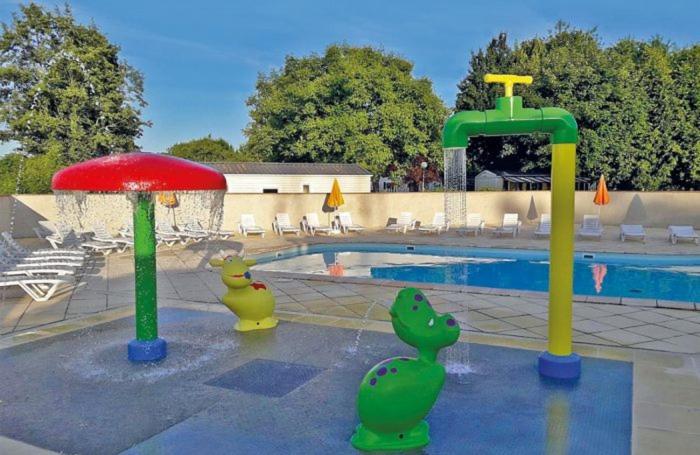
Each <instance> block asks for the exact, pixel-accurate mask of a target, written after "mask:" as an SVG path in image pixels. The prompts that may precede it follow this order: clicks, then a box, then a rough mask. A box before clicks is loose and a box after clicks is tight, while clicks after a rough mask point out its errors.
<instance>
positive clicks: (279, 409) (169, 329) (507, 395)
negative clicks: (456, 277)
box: [0, 302, 632, 455]
mask: <svg viewBox="0 0 700 455" xmlns="http://www.w3.org/2000/svg"><path fill="white" fill-rule="evenodd" d="M179 304H180V305H184V306H188V305H189V306H191V307H192V308H194V307H196V306H201V307H208V308H211V309H214V308H218V309H221V306H220V305H219V306H218V307H213V306H208V305H207V304H202V303H186V302H179ZM103 314H104V313H103ZM93 317H94V316H93ZM160 318H161V322H162V335H163V336H164V337H165V338H166V339H168V340H169V342H170V346H171V351H170V354H169V356H168V358H167V359H166V360H165V361H163V362H160V363H158V364H145V365H134V364H131V363H129V362H128V361H127V360H126V359H125V352H124V350H125V349H124V348H125V343H126V341H127V340H128V339H129V338H130V337H131V335H132V330H133V329H132V321H131V319H130V318H126V319H124V318H122V319H115V320H112V321H108V322H106V323H102V324H99V325H91V326H88V327H85V328H82V329H77V330H76V331H71V332H66V333H62V334H58V335H54V336H51V337H49V338H45V339H43V340H40V341H36V342H27V343H24V344H19V345H16V346H14V347H12V348H9V349H0V360H5V361H6V360H8V359H12V362H13V365H14V368H13V371H9V370H0V400H3V403H2V406H0V434H2V435H4V436H6V437H10V438H13V439H15V440H20V441H23V442H24V443H28V444H32V445H34V446H39V447H45V448H48V449H51V450H55V451H63V452H66V453H78V454H83V453H85V454H93V453H100V454H103V453H104V454H112V453H119V452H121V451H122V450H125V449H126V450H128V452H127V453H130V454H145V453H174V454H179V453H182V454H190V453H270V454H274V453H284V454H305V455H306V454H327V453H338V454H344V453H348V454H350V453H356V452H355V451H354V450H353V449H352V448H351V447H350V446H349V443H348V439H349V436H350V434H351V432H352V429H353V428H354V426H355V425H356V424H357V415H356V410H355V406H354V401H355V394H356V390H357V384H358V383H359V382H360V380H361V378H362V376H363V375H364V373H365V372H366V371H367V370H368V369H369V368H370V367H371V366H372V365H374V364H375V363H376V362H378V361H379V360H382V359H384V358H386V357H387V356H392V355H412V353H413V349H412V348H410V347H408V346H407V345H405V344H403V343H402V342H400V341H399V340H398V339H397V338H396V337H395V336H394V335H393V334H387V333H379V332H375V331H374V330H372V329H371V328H369V327H367V328H366V329H365V330H364V331H363V332H361V336H360V338H359V342H357V340H358V336H357V334H358V331H357V330H355V329H348V328H339V327H338V326H336V325H333V324H334V323H336V322H337V321H339V319H336V318H328V317H326V316H312V315H305V316H296V318H298V320H296V321H294V322H282V323H281V324H280V325H279V326H278V327H277V328H276V329H275V330H274V331H272V330H271V331H261V332H255V333H246V334H242V333H236V332H233V331H232V329H231V326H232V323H233V321H234V320H235V318H234V317H233V316H232V315H231V314H230V313H228V312H226V313H222V312H220V311H218V310H216V311H202V310H194V309H187V310H180V309H171V308H168V309H164V310H162V311H161V314H160ZM303 318H312V321H314V322H316V323H318V322H326V323H327V324H316V323H315V324H313V325H312V324H308V323H305V324H302V323H300V322H302V320H303ZM313 318H316V319H313ZM285 319H287V318H285ZM353 321H355V322H357V320H356V319H353ZM309 322H311V321H309ZM330 322H332V323H330ZM375 323H376V324H380V325H381V326H382V327H384V325H385V324H387V323H386V322H379V321H375ZM370 326H371V324H370ZM383 331H384V330H383ZM321 345H322V346H323V349H319V346H321ZM353 346H355V347H356V349H355V350H351V349H349V348H351V347H353ZM460 346H461V345H458V347H460ZM467 352H468V355H469V357H468V362H469V365H471V366H472V367H473V369H474V372H473V374H471V375H469V376H467V377H465V378H461V379H460V378H459V377H457V376H455V375H449V376H448V380H447V383H446V385H445V388H444V390H443V393H442V395H441V397H440V399H439V401H438V403H437V404H436V406H435V409H434V410H433V412H432V413H431V414H430V416H429V417H428V419H429V422H430V424H431V435H432V437H433V441H432V443H431V445H430V446H429V447H428V448H427V449H425V452H424V453H426V454H444V453H460V450H461V449H462V448H464V446H465V444H467V443H468V444H469V445H470V446H471V447H473V448H474V450H475V451H477V452H479V453H485V452H487V451H489V449H493V450H494V451H496V452H502V453H514V452H517V453H524V454H527V453H533V454H535V453H543V452H544V450H545V448H546V447H549V444H550V442H551V440H552V438H556V434H554V433H551V432H548V431H547V429H548V428H550V429H552V430H551V431H555V430H554V429H553V428H554V427H553V426H552V425H548V424H547V422H552V423H554V422H555V421H556V422H557V424H561V419H562V418H564V419H567V420H568V421H569V424H568V428H569V434H570V437H569V440H568V441H567V442H566V444H567V446H569V447H571V450H572V451H573V452H577V453H595V454H605V453H611V454H617V453H626V452H628V451H629V447H630V433H631V426H632V423H631V413H632V403H631V399H632V396H631V381H632V365H631V364H630V363H628V362H629V359H628V358H623V359H620V360H622V362H620V361H611V360H603V359H601V358H600V357H598V356H591V357H586V358H584V368H585V371H586V372H587V376H585V377H584V378H582V380H581V381H580V382H579V383H578V384H576V385H575V386H562V385H553V384H545V383H542V382H541V381H540V380H539V378H538V376H537V374H536V371H535V370H534V368H533V365H534V362H535V360H536V357H537V352H535V351H528V350H523V349H512V348H509V349H506V348H502V347H494V346H486V345H480V344H474V343H472V345H471V346H470V347H469V350H468V351H467ZM446 355H447V356H448V357H447V358H449V355H450V354H449V353H446ZM256 359H262V360H272V361H276V362H291V363H295V364H300V365H308V366H309V367H312V368H317V369H319V370H321V372H320V373H319V374H317V375H316V376H314V377H313V378H312V379H310V380H309V381H307V382H305V383H304V384H302V385H300V386H298V387H297V388H295V389H293V390H291V391H290V392H289V393H287V394H285V395H284V396H281V397H274V396H271V397H266V394H260V393H246V392H243V391H240V390H235V389H233V390H231V389H225V388H221V387H215V386H211V385H207V384H208V383H210V382H211V381H212V380H216V378H220V377H222V375H225V374H227V372H230V371H232V370H235V369H236V368H238V367H241V366H245V365H247V364H249V363H250V362H251V361H255V360H256ZM17 372H19V373H20V374H21V378H22V379H21V380H17V378H18V376H17ZM268 379H269V381H268V382H269V383H270V384H271V387H274V383H275V381H274V379H273V378H268ZM282 379H284V378H282ZM611 391H615V392H614V393H611ZM263 392H264V391H263ZM604 395H605V396H606V397H607V399H606V400H604V401H605V403H604V405H598V406H591V405H590V403H591V402H592V401H594V400H593V399H594V398H597V399H600V397H601V396H604ZM562 409H563V410H564V414H562ZM38 416H41V417H40V418H38ZM270 428H273V429H274V432H273V433H269V432H265V431H263V429H270ZM455 430H457V431H455ZM557 434H558V433H557ZM13 442H15V441H10V442H9V443H13ZM3 447H10V446H9V445H5V446H3V442H2V440H0V450H1V449H2V448H3Z"/></svg>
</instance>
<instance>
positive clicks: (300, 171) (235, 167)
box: [202, 162, 372, 175]
mask: <svg viewBox="0 0 700 455" xmlns="http://www.w3.org/2000/svg"><path fill="white" fill-rule="evenodd" d="M202 164H206V165H207V166H211V167H213V168H214V169H216V170H217V171H219V172H221V173H222V174H253V175H259V174H274V175H372V173H371V172H369V171H368V170H367V169H365V168H363V167H362V166H360V165H359V164H354V163H350V164H345V163H227V162H221V163H202Z"/></svg>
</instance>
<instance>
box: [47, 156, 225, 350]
mask: <svg viewBox="0 0 700 455" xmlns="http://www.w3.org/2000/svg"><path fill="white" fill-rule="evenodd" d="M51 189H52V190H54V192H55V193H56V194H57V197H59V198H61V199H62V201H61V203H60V204H59V205H61V206H65V205H66V201H65V199H66V196H67V195H70V194H71V193H73V194H75V195H76V198H75V199H76V202H77V204H78V205H80V204H81V201H84V199H85V194H86V193H124V194H126V196H127V198H128V199H129V200H130V201H131V204H132V210H133V225H134V279H135V283H136V338H135V339H134V340H132V341H131V342H129V345H128V357H129V360H132V361H135V362H150V361H157V360H161V359H163V358H165V356H166V355H167V343H166V342H165V340H164V339H162V338H159V337H158V301H157V293H156V290H157V286H156V254H155V253H156V236H155V215H154V214H155V204H154V194H156V193H163V192H169V193H173V192H187V193H190V192H194V193H198V194H201V195H202V196H204V197H208V196H216V197H211V198H209V199H210V201H209V202H210V205H211V206H210V213H211V216H210V220H209V221H210V223H212V222H215V221H217V220H218V222H219V223H220V217H221V207H222V203H223V194H224V192H225V191H226V179H225V178H224V176H223V175H222V174H220V173H219V172H217V171H215V170H214V169H212V168H210V167H207V166H203V165H201V164H198V163H194V162H191V161H188V160H184V159H181V158H174V157H171V156H167V155H158V154H154V153H144V152H132V153H125V154H120V155H110V156H106V157H101V158H95V159H93V160H89V161H85V162H82V163H78V164H75V165H73V166H70V167H68V168H66V169H63V170H61V171H59V172H57V173H56V174H55V175H54V176H53V179H52V181H51ZM78 213H81V211H78Z"/></svg>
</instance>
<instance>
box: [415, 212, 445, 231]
mask: <svg viewBox="0 0 700 455" xmlns="http://www.w3.org/2000/svg"><path fill="white" fill-rule="evenodd" d="M449 230H450V225H449V223H448V222H447V221H446V220H445V212H435V215H433V222H432V223H430V224H426V225H425V226H423V225H421V226H418V232H422V233H425V234H439V233H441V232H442V231H445V232H447V231H449Z"/></svg>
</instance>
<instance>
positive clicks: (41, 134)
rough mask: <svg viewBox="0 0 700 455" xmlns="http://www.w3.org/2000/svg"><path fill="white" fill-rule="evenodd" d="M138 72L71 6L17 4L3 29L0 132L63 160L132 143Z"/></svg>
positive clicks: (139, 125)
mask: <svg viewBox="0 0 700 455" xmlns="http://www.w3.org/2000/svg"><path fill="white" fill-rule="evenodd" d="M145 106H146V102H145V101H144V98H143V77H142V75H141V74H140V73H139V72H138V71H136V70H135V69H133V68H132V67H131V66H129V65H128V64H127V63H126V62H124V61H123V60H122V59H120V58H119V47H117V46H116V45H114V44H111V43H110V42H109V41H108V40H107V38H106V37H105V36H104V35H103V34H102V33H100V31H99V30H98V29H97V27H96V26H95V25H89V26H85V25H80V24H77V23H76V22H75V19H74V17H73V15H72V12H71V10H70V8H69V7H67V6H66V7H65V8H64V9H56V10H54V11H49V10H47V9H45V8H43V7H41V6H39V5H37V4H35V3H29V4H28V5H21V6H20V10H19V13H17V14H14V15H13V19H12V22H11V23H10V24H5V23H3V24H2V36H1V37H0V125H2V126H1V128H2V130H0V140H1V141H16V142H17V143H18V144H19V148H18V151H20V152H22V153H24V154H26V155H28V156H39V155H42V154H47V153H53V154H54V156H55V157H56V158H57V159H58V160H59V161H60V163H61V164H63V165H68V164H72V163H74V162H77V161H82V160H85V159H88V158H93V157H96V156H102V155H106V154H109V153H112V152H122V151H130V150H133V149H135V148H136V144H135V143H134V140H135V139H136V138H138V137H140V136H141V133H142V129H143V127H144V126H146V125H149V123H147V122H144V121H142V120H141V119H140V115H141V108H143V107H145Z"/></svg>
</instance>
